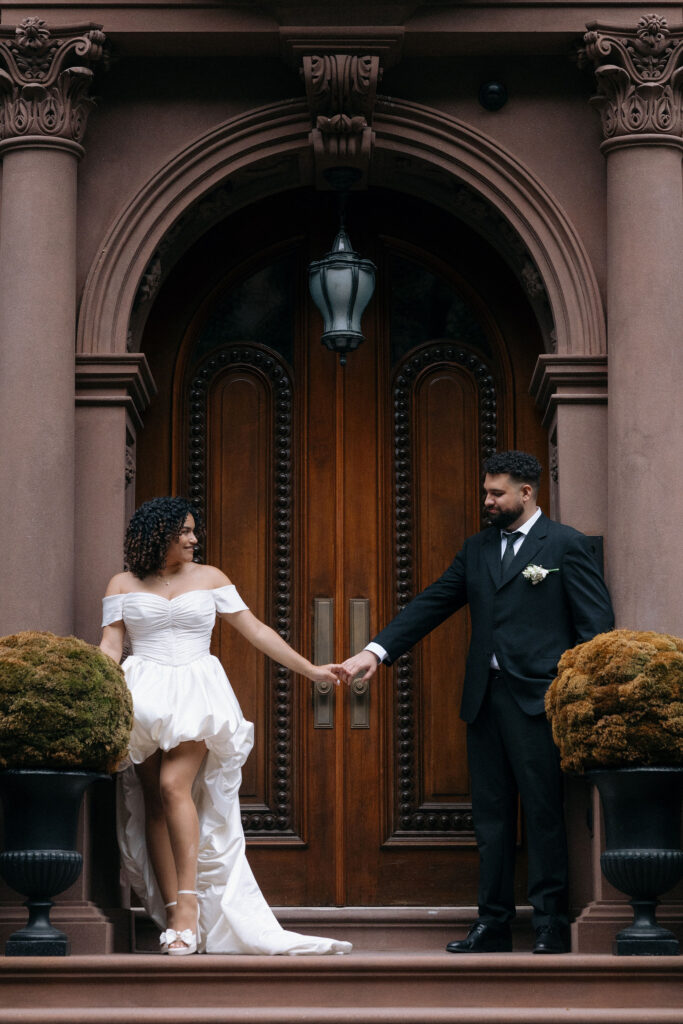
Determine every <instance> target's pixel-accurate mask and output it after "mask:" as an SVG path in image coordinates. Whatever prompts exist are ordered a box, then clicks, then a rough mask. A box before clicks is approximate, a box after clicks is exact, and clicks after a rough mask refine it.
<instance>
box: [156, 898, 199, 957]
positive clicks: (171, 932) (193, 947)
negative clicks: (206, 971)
mask: <svg viewBox="0 0 683 1024" xmlns="http://www.w3.org/2000/svg"><path fill="white" fill-rule="evenodd" d="M181 894H187V895H188V896H197V897H198V896H199V893H198V892H197V891H196V890H195V889H178V895H179V896H180V895H181ZM176 902H177V901H176ZM162 938H164V939H165V942H166V946H167V949H166V952H167V953H168V955H169V956H189V955H190V953H196V952H197V932H196V931H194V932H193V931H192V929H191V928H183V930H182V931H181V932H178V931H176V930H175V928H167V929H166V931H165V932H163V934H162ZM178 940H180V942H182V943H183V945H182V946H171V943H172V942H177V941H178Z"/></svg>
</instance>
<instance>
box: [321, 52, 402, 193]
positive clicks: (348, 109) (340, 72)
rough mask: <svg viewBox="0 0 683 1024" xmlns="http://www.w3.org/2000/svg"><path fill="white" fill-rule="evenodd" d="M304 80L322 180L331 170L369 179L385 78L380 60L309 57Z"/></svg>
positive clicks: (356, 57)
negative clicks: (375, 118)
mask: <svg viewBox="0 0 683 1024" xmlns="http://www.w3.org/2000/svg"><path fill="white" fill-rule="evenodd" d="M301 74H302V77H303V79H304V82H305V85H306V98H307V100H308V107H309V110H310V112H311V120H312V124H313V127H312V130H311V135H310V140H311V144H312V146H313V154H314V159H315V166H316V176H317V177H318V180H320V178H321V175H322V172H323V171H324V170H325V169H326V168H328V167H356V168H358V169H359V170H361V171H362V172H363V175H364V176H365V177H366V176H367V170H368V166H369V164H370V157H371V152H372V144H373V141H374V133H373V131H372V114H373V110H374V107H375V100H376V97H377V85H378V83H379V81H380V80H381V77H382V72H381V69H380V58H379V57H378V56H357V55H354V54H339V53H337V54H326V55H323V56H305V57H304V58H303V62H302V69H301Z"/></svg>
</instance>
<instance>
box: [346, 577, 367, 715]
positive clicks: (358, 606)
mask: <svg viewBox="0 0 683 1024" xmlns="http://www.w3.org/2000/svg"><path fill="white" fill-rule="evenodd" d="M369 639H370V602H369V601H368V600H367V598H365V597H352V598H351V600H350V601H349V647H350V651H349V653H350V655H351V656H353V655H354V654H358V652H359V651H362V650H363V648H364V647H365V646H366V644H367V643H368V641H369ZM351 728H352V729H369V728H370V683H369V682H368V681H367V680H366V681H365V682H364V681H363V680H362V679H361V678H360V677H357V678H356V679H354V680H353V681H352V683H351Z"/></svg>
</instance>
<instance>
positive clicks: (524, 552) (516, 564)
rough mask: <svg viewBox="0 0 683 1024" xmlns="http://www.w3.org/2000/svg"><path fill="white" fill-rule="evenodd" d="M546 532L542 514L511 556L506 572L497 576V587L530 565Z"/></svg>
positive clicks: (545, 519)
mask: <svg viewBox="0 0 683 1024" xmlns="http://www.w3.org/2000/svg"><path fill="white" fill-rule="evenodd" d="M547 534H548V520H547V518H546V517H545V516H544V515H541V516H539V518H538V519H537V521H536V522H535V523H534V525H533V526H532V527H531V529H530V530H529V532H528V534H527V535H526V537H525V538H524V543H523V544H522V546H521V547H520V549H519V551H518V552H517V554H516V555H515V557H514V558H513V560H512V562H510V564H509V566H508V567H507V572H506V573H505V575H504V576H503V578H502V579H500V576H499V577H498V580H499V589H500V587H504V586H506V584H508V583H509V582H510V580H513V579H514V578H515V576H517V575H518V574H519V573H521V572H522V571H523V570H524V569H526V567H527V565H531V564H532V563H533V561H534V558H535V556H536V555H537V553H538V552H539V551H540V550H541V548H542V547H543V543H544V541H545V538H546V536H547ZM498 537H499V538H500V534H498ZM499 563H500V558H499ZM546 568H548V566H546Z"/></svg>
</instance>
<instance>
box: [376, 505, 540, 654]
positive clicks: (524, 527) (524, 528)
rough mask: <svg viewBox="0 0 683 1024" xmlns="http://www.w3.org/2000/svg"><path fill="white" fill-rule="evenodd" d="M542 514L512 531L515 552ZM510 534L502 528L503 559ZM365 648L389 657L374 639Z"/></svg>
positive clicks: (535, 514)
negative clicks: (516, 535)
mask: <svg viewBox="0 0 683 1024" xmlns="http://www.w3.org/2000/svg"><path fill="white" fill-rule="evenodd" d="M541 514H542V513H541V509H540V508H537V509H536V511H535V512H534V514H533V515H532V516H531V517H530V518H529V519H527V521H526V522H525V523H522V525H521V526H518V527H517V529H516V530H513V531H512V532H513V533H518V534H519V537H516V538H515V544H514V552H515V554H517V553H518V552H519V549H520V548H521V546H522V544H523V543H524V541H525V539H526V535H527V533H528V532H529V530H530V529H531V527H532V526H533V525H534V523H535V522H536V520H537V519H538V518H539V516H540V515H541ZM508 536H509V533H508V532H507V531H505V530H501V531H500V557H501V559H502V557H503V552H504V551H505V548H506V546H507V539H508ZM364 650H366V651H372V653H373V654H374V655H375V657H376V658H378V659H379V662H380V664H381V663H382V662H383V661H386V659H387V657H388V654H387V652H386V651H385V650H384V648H383V647H382V646H381V644H376V643H374V641H372V640H371V641H370V643H369V644H368V645H367V646H366V647H365V648H364ZM491 668H493V669H499V668H500V665H499V664H498V659H497V658H496V655H495V653H494V654H493V655H492V657H491Z"/></svg>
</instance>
